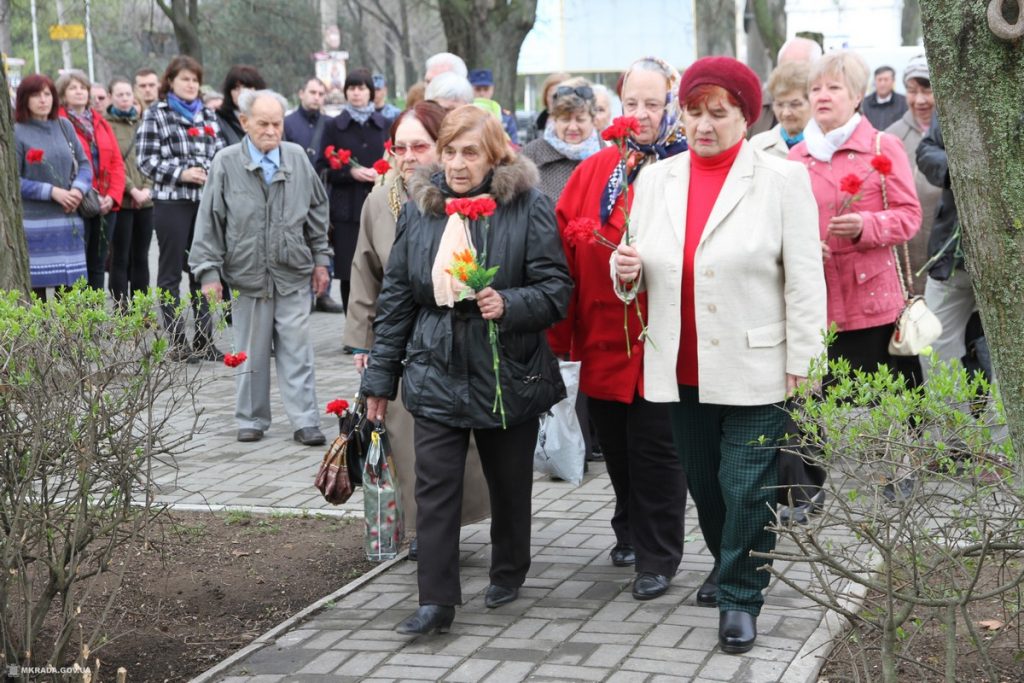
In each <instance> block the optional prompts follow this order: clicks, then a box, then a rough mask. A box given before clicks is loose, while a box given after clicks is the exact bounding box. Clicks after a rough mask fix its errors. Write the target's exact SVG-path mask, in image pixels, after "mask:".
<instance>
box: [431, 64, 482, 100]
mask: <svg viewBox="0 0 1024 683" xmlns="http://www.w3.org/2000/svg"><path fill="white" fill-rule="evenodd" d="M423 97H424V99H427V100H434V101H435V102H436V101H438V100H457V101H459V102H462V103H463V104H472V103H473V97H474V95H473V86H472V85H470V83H469V81H468V80H466V77H465V76H460V75H458V74H457V73H455V72H453V71H445V72H444V73H441V74H438V75H437V76H435V77H434V79H433V80H431V81H430V83H429V84H428V85H427V91H426V92H425V93H424V94H423Z"/></svg>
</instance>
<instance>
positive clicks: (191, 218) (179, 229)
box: [153, 199, 213, 348]
mask: <svg viewBox="0 0 1024 683" xmlns="http://www.w3.org/2000/svg"><path fill="white" fill-rule="evenodd" d="M198 213H199V202H192V201H188V200H186V199H178V200H169V201H160V200H157V201H155V202H153V225H154V227H155V228H156V241H157V244H158V245H159V247H160V258H159V262H158V266H157V273H156V285H157V287H159V288H160V289H162V290H164V291H165V292H168V293H170V295H171V300H172V301H173V303H165V304H161V306H160V313H161V317H162V318H163V323H164V328H165V329H166V330H167V331H168V332H169V333H170V335H171V341H172V342H173V343H174V344H176V345H177V346H180V347H184V346H187V344H188V340H187V339H186V337H185V322H184V321H183V320H182V319H181V316H179V315H176V312H175V309H176V308H177V307H178V305H179V303H180V302H181V292H180V290H181V274H182V272H186V273H188V289H189V292H190V293H191V295H192V310H193V312H194V313H195V316H196V334H195V339H194V340H193V345H194V346H195V347H196V348H202V347H203V346H205V345H206V344H209V343H210V342H211V340H212V339H213V319H212V317H211V316H210V305H209V302H208V301H207V300H206V297H204V296H202V294H201V292H200V289H201V287H200V286H199V281H198V280H196V279H195V277H193V276H192V271H191V270H189V268H188V251H189V249H190V248H191V247H192V237H193V235H194V232H195V226H196V216H197V215H198Z"/></svg>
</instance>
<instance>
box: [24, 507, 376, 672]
mask: <svg viewBox="0 0 1024 683" xmlns="http://www.w3.org/2000/svg"><path fill="white" fill-rule="evenodd" d="M161 520H162V521H160V522H158V524H157V526H156V527H154V529H153V531H152V532H151V534H150V537H151V538H152V539H154V542H153V543H151V544H150V547H149V548H147V549H143V548H125V549H123V550H122V551H121V552H120V553H119V555H118V556H117V557H116V558H115V561H114V569H115V570H116V569H120V565H121V563H124V564H126V565H127V567H126V569H127V571H126V572H125V580H124V583H123V584H122V585H121V587H120V589H118V590H117V595H116V597H115V602H114V606H113V609H112V610H111V612H110V614H111V616H110V618H109V620H108V622H107V624H106V626H105V628H104V630H103V632H104V634H105V635H106V638H107V640H106V642H104V643H103V644H102V645H101V646H100V647H99V648H96V650H95V651H94V656H96V657H99V659H100V662H101V669H100V676H101V680H103V681H107V680H113V678H114V672H115V671H116V670H117V668H118V667H120V666H123V667H125V668H126V669H127V670H128V681H129V682H130V683H164V682H175V683H176V682H178V681H188V680H189V679H190V678H192V677H194V676H196V675H198V674H199V673H202V672H203V671H205V670H206V669H208V668H210V667H211V666H213V665H214V664H216V663H217V662H218V661H220V660H222V659H224V658H225V657H227V656H228V655H230V654H231V653H232V652H234V651H236V650H238V649H239V648H241V647H244V646H245V645H247V644H248V643H250V642H252V641H253V640H254V639H255V638H256V637H258V636H259V635H261V634H262V633H264V632H266V631H268V630H269V629H270V628H272V627H273V626H275V625H277V624H278V623H280V622H281V621H283V620H285V619H286V618H288V617H290V616H291V615H293V614H295V613H296V612H298V611H299V610H301V609H303V608H304V607H306V606H307V605H309V604H311V603H313V602H315V601H316V600H319V599H320V598H322V597H324V596H326V595H329V594H331V593H333V592H334V591H336V590H338V589H339V588H341V587H342V586H343V585H344V584H346V583H348V582H350V581H352V580H353V579H356V578H358V577H359V576H361V575H362V574H364V573H365V572H367V571H369V570H370V569H372V568H373V567H374V566H375V565H374V564H373V563H370V562H367V560H366V556H365V554H364V552H363V524H362V521H361V520H358V519H352V520H350V519H337V518H330V517H318V516H286V515H270V516H263V515H255V514H249V513H239V512H228V513H184V512H172V513H171V514H170V515H169V516H167V517H165V518H161ZM108 583H109V584H110V585H111V586H112V585H113V584H112V582H109V581H108ZM110 590H111V589H110V588H108V587H104V589H103V590H101V591H99V594H97V595H96V596H95V598H93V599H91V600H90V601H89V603H88V604H86V605H84V606H83V609H82V614H83V617H85V620H84V624H83V625H84V627H85V628H84V633H86V634H88V633H91V631H92V628H93V627H94V625H95V624H94V622H93V623H90V621H89V619H91V618H92V615H93V614H98V613H99V612H100V611H101V610H102V607H103V605H104V604H105V601H106V598H108V597H109V595H110ZM44 642H45V638H44Z"/></svg>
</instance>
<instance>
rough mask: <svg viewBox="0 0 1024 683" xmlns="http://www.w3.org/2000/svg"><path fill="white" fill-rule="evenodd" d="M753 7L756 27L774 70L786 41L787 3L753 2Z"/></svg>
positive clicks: (763, 0)
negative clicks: (780, 49) (780, 50)
mask: <svg viewBox="0 0 1024 683" xmlns="http://www.w3.org/2000/svg"><path fill="white" fill-rule="evenodd" d="M751 5H752V9H753V10H754V25H755V26H756V27H757V32H758V34H760V36H761V42H762V43H763V44H764V49H765V50H767V51H768V61H769V63H770V64H771V68H774V67H775V60H776V59H778V57H779V48H781V47H782V43H783V42H785V40H786V12H785V3H784V2H783V3H780V2H773V1H772V0H751Z"/></svg>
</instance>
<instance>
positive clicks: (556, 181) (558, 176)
mask: <svg viewBox="0 0 1024 683" xmlns="http://www.w3.org/2000/svg"><path fill="white" fill-rule="evenodd" d="M521 154H522V155H523V156H525V157H526V158H528V159H530V160H531V161H532V162H533V163H535V164H537V171H539V172H540V182H539V183H538V184H537V188H538V189H539V190H540V191H541V192H543V193H544V194H546V195H547V196H548V198H549V199H550V200H551V201H552V202H554V203H556V204H557V203H558V198H559V197H561V196H562V190H563V189H565V184H566V183H567V182H569V176H571V175H572V172H573V171H575V170H576V167H577V166H579V165H580V163H582V160H577V159H570V158H568V157H566V156H564V155H562V153H561V152H559V151H558V150H557V149H555V148H554V147H552V146H551V145H550V144H549V143H548V141H547V140H545V139H544V138H537V139H536V140H533V141H532V142H530V143H529V144H528V145H526V146H525V147H523V150H522V152H521Z"/></svg>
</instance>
